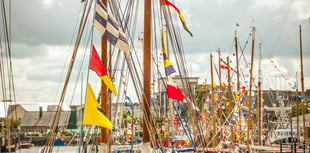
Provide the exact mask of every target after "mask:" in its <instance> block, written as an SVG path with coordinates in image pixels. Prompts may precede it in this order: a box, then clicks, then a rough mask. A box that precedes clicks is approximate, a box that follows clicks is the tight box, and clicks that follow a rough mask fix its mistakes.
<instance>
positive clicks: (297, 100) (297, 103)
mask: <svg viewBox="0 0 310 153" xmlns="http://www.w3.org/2000/svg"><path fill="white" fill-rule="evenodd" d="M297 76H298V73H297V72H296V85H298V79H297ZM296 93H298V87H297V88H296ZM297 98H298V97H297ZM296 112H297V115H296V125H297V142H299V139H300V138H299V136H300V135H299V99H296Z"/></svg>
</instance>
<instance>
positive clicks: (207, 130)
mask: <svg viewBox="0 0 310 153" xmlns="http://www.w3.org/2000/svg"><path fill="white" fill-rule="evenodd" d="M207 89H208V85H207V79H206V80H205V105H207V110H206V116H205V120H206V144H207V149H208V144H209V135H210V133H209V118H208V108H209V107H208V102H207V99H208V92H207V91H208V90H207Z"/></svg>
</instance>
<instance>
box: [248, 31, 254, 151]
mask: <svg viewBox="0 0 310 153" xmlns="http://www.w3.org/2000/svg"><path fill="white" fill-rule="evenodd" d="M254 43H255V27H253V31H252V53H251V69H250V90H249V112H248V125H247V128H248V130H247V149H248V150H250V123H251V105H252V102H251V100H252V80H253V79H252V78H253V62H254Z"/></svg>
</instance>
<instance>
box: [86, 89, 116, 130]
mask: <svg viewBox="0 0 310 153" xmlns="http://www.w3.org/2000/svg"><path fill="white" fill-rule="evenodd" d="M83 124H91V125H97V126H101V127H105V128H107V129H109V130H112V128H113V125H112V123H111V122H110V120H109V119H108V118H107V117H106V116H105V115H104V113H103V111H102V110H101V109H100V105H99V104H98V102H97V100H96V97H95V95H94V92H93V89H92V88H91V86H90V85H89V84H87V97H86V104H85V112H84V121H83Z"/></svg>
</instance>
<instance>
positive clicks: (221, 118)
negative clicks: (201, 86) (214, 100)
mask: <svg viewBox="0 0 310 153" xmlns="http://www.w3.org/2000/svg"><path fill="white" fill-rule="evenodd" d="M218 53H219V84H220V90H221V91H222V92H219V94H220V96H219V97H222V93H223V92H224V89H223V87H222V72H221V51H220V49H218ZM219 113H220V121H221V122H220V123H221V124H220V127H222V125H223V113H222V102H220V106H219ZM222 141H223V132H222V128H221V129H220V142H222Z"/></svg>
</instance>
